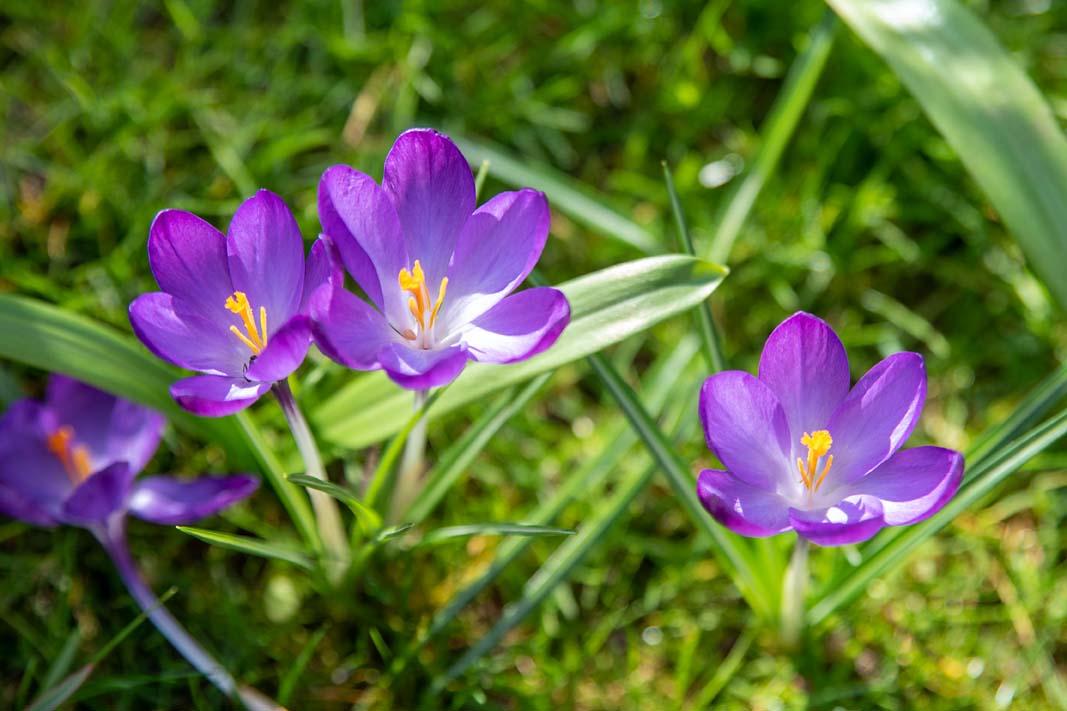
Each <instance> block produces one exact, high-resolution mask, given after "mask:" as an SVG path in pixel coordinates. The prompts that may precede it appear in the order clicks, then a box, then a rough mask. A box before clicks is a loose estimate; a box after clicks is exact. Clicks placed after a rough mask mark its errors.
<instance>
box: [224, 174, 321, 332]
mask: <svg viewBox="0 0 1067 711" xmlns="http://www.w3.org/2000/svg"><path fill="white" fill-rule="evenodd" d="M226 254H227V259H228V264H229V270H230V279H231V280H232V282H233V290H235V291H243V292H244V293H245V294H246V295H247V296H248V300H249V301H250V302H251V304H252V307H253V309H255V310H256V311H257V312H258V310H259V308H260V307H264V308H266V310H267V329H268V331H267V332H268V334H269V335H273V334H274V332H275V331H276V330H277V329H278V328H280V327H281V325H282V324H284V323H286V322H287V321H288V320H289V318H290V317H291V316H293V314H295V313H296V312H297V310H298V308H299V307H300V297H301V296H302V295H303V288H304V240H303V238H302V237H301V236H300V228H299V227H298V226H297V224H296V220H295V219H294V218H293V213H291V212H290V211H289V208H288V206H287V205H286V204H285V202H284V201H283V200H282V199H281V198H280V197H278V196H277V195H275V194H274V193H272V192H271V191H269V190H260V191H259V192H257V193H256V194H255V195H253V196H252V197H250V198H248V199H247V200H245V201H244V202H243V203H241V206H240V207H239V208H237V212H236V213H234V216H233V220H231V221H230V229H229V237H228V239H227V240H226ZM228 296H229V294H227V297H228ZM225 303H226V302H225V299H224V300H223V301H221V302H219V303H218V304H217V305H216V310H217V311H218V312H219V313H220V315H222V316H226V317H229V318H228V319H227V320H228V321H232V322H233V323H235V324H238V323H239V321H236V320H234V318H235V317H233V316H232V315H231V314H229V313H228V312H226V311H225Z"/></svg>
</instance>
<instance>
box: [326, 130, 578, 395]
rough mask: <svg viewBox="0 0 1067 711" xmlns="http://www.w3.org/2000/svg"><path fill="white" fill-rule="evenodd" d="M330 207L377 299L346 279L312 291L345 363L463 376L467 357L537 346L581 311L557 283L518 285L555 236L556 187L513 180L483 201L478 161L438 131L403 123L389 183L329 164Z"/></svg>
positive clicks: (494, 358)
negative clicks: (551, 233)
mask: <svg viewBox="0 0 1067 711" xmlns="http://www.w3.org/2000/svg"><path fill="white" fill-rule="evenodd" d="M319 219H320V220H321V222H322V227H323V232H324V233H325V235H326V237H327V238H328V239H330V240H332V241H333V243H334V244H335V245H336V248H337V251H338V252H339V253H340V257H341V261H342V262H343V264H344V267H345V268H346V269H347V271H348V273H349V274H351V275H352V277H353V279H354V280H355V282H356V283H357V284H358V285H359V287H360V288H361V289H362V290H363V292H364V293H365V294H366V296H367V297H368V299H369V301H370V302H371V303H367V302H366V301H364V300H362V299H360V298H358V297H357V296H355V295H354V294H352V293H350V292H348V291H345V290H344V289H343V288H341V284H340V283H339V282H340V281H341V280H334V282H333V284H334V288H332V289H323V290H320V291H319V292H318V294H317V296H316V298H315V299H313V300H312V303H311V315H312V318H313V320H314V321H315V340H316V343H318V345H319V348H320V349H321V350H322V351H323V352H324V353H326V355H328V356H329V357H331V358H333V359H334V360H336V361H337V362H339V363H341V364H342V365H345V366H348V367H350V368H355V369H357V370H377V369H384V370H385V372H386V373H387V374H388V375H389V377H390V378H392V379H393V380H394V381H396V382H397V383H398V384H400V385H402V386H404V387H407V388H410V389H413V390H426V389H429V388H431V387H436V386H440V385H445V384H447V383H449V382H451V381H452V380H454V379H455V378H456V377H457V376H458V375H459V374H460V372H461V371H462V370H463V368H464V366H465V365H466V363H467V361H468V360H475V361H480V362H486V363H511V362H515V361H519V360H523V359H526V358H529V357H531V356H533V355H536V354H537V353H540V352H541V351H543V350H545V349H546V348H548V347H549V346H551V345H552V344H553V343H555V341H556V339H557V338H558V337H559V334H560V332H562V330H563V328H564V327H565V326H566V325H567V323H568V321H569V320H570V306H569V304H568V303H567V299H566V297H565V296H564V295H563V293H562V292H560V291H558V290H556V289H552V288H549V287H538V288H532V289H526V290H523V291H519V292H518V293H514V294H513V293H512V292H513V291H514V290H515V289H516V287H518V286H519V284H521V283H522V282H523V281H524V280H525V279H526V277H527V275H529V273H530V270H531V269H533V267H534V265H535V264H536V263H537V260H538V258H539V257H540V256H541V251H542V249H543V248H544V246H545V240H546V239H547V237H548V226H549V212H548V203H547V201H546V200H545V196H544V195H543V194H542V193H540V192H537V191H535V190H530V189H524V190H519V191H516V192H506V193H501V194H500V195H497V196H496V197H494V198H492V199H491V200H489V201H488V202H486V203H485V204H484V205H482V206H481V207H478V208H477V209H475V195H474V178H473V176H472V175H471V170H470V166H469V165H468V164H467V161H466V160H465V159H464V158H463V155H462V154H461V153H460V151H459V149H458V148H457V147H456V145H455V144H454V143H452V141H451V140H449V139H448V138H447V137H446V136H443V135H442V134H440V133H437V132H436V131H432V130H428V129H413V130H410V131H406V132H405V133H403V134H401V135H400V137H399V138H397V140H396V143H395V144H393V147H392V150H390V151H389V155H388V156H387V157H386V159H385V173H384V178H383V180H382V184H381V185H378V184H377V183H376V182H374V180H373V179H371V178H370V177H368V176H366V175H364V174H363V173H360V172H359V171H357V170H354V169H352V168H349V167H348V166H344V165H337V166H334V167H332V168H330V169H328V170H327V171H326V172H325V173H324V174H323V176H322V180H321V182H320V183H319ZM320 297H321V298H320Z"/></svg>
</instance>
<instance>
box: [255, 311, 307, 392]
mask: <svg viewBox="0 0 1067 711" xmlns="http://www.w3.org/2000/svg"><path fill="white" fill-rule="evenodd" d="M310 346H311V319H309V318H308V317H307V316H299V315H298V316H294V317H293V318H291V319H290V320H289V323H287V324H285V326H283V327H282V328H281V330H279V331H277V332H276V333H274V334H273V335H272V336H271V337H270V339H269V340H268V341H267V347H266V348H264V349H263V352H262V353H260V354H259V355H258V356H256V357H255V359H253V361H252V364H251V365H249V366H248V370H247V371H245V377H246V378H248V379H249V380H258V381H260V382H263V383H273V382H276V381H278V380H284V379H285V378H288V377H289V374H290V373H292V372H293V371H294V370H296V369H297V368H299V367H300V364H301V363H303V362H304V357H305V356H307V353H308V348H309V347H310Z"/></svg>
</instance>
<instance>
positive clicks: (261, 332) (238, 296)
mask: <svg viewBox="0 0 1067 711" xmlns="http://www.w3.org/2000/svg"><path fill="white" fill-rule="evenodd" d="M226 310H227V311H229V312H230V313H234V314H237V315H238V316H239V317H240V318H241V324H242V325H243V326H244V329H245V330H244V333H242V332H241V329H240V328H238V327H237V326H230V333H232V334H233V335H235V336H237V338H239V339H240V340H241V342H242V343H244V344H245V345H246V346H248V350H250V351H252V355H259V354H260V353H262V352H263V349H264V348H266V347H267V309H266V307H264V306H260V307H259V327H258V328H257V327H256V319H255V317H254V316H253V313H252V304H251V303H249V301H248V295H247V294H245V293H244V292H243V291H235V292H233V294H231V295H230V297H229V298H228V299H226Z"/></svg>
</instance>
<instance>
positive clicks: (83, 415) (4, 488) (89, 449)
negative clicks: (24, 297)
mask: <svg viewBox="0 0 1067 711" xmlns="http://www.w3.org/2000/svg"><path fill="white" fill-rule="evenodd" d="M163 425H164V420H163V417H162V416H161V415H159V414H158V413H156V412H153V411H152V410H149V409H148V408H145V407H141V406H140V405H135V404H133V403H131V402H127V401H125V400H121V399H119V398H116V397H114V396H113V395H109V394H108V393H105V392H102V391H100V390H97V389H95V388H92V387H90V386H88V385H85V384H84V383H80V382H78V381H76V380H72V379H70V378H66V377H64V376H61V375H53V376H52V377H51V379H50V380H49V382H48V391H47V393H46V396H45V401H44V402H38V401H35V400H29V399H26V400H19V401H18V402H16V403H15V404H13V405H12V406H11V408H10V409H9V410H8V411H7V413H5V414H4V416H3V418H2V419H0V512H2V513H4V514H7V515H9V516H13V517H15V518H18V519H21V520H23V521H26V522H27V523H32V524H36V525H38V526H55V525H57V524H70V525H73V526H82V527H84V528H87V529H89V531H91V532H92V533H93V535H95V536H96V538H97V540H99V541H100V543H101V545H103V546H104V548H105V549H106V550H107V552H108V554H109V555H110V556H111V559H112V561H114V563H115V567H116V568H117V570H118V572H119V575H120V576H121V577H122V580H123V582H124V583H125V584H126V587H127V589H128V590H129V591H130V595H131V596H132V597H133V598H134V600H136V601H137V604H138V605H140V607H141V609H142V610H144V612H145V614H146V615H147V616H148V618H149V619H150V620H152V623H153V624H154V625H155V626H156V628H157V629H158V630H159V631H160V632H161V633H162V634H163V635H164V636H165V637H166V638H167V639H168V640H170V642H171V644H173V645H174V646H175V648H176V649H177V650H178V651H179V652H181V654H182V656H184V657H185V658H186V659H187V660H188V661H189V663H190V664H192V665H193V666H194V667H196V668H197V669H198V670H200V672H202V673H203V674H204V675H205V676H207V677H208V678H209V679H210V680H211V682H212V683H213V684H215V685H216V686H217V687H218V688H219V689H221V690H222V691H223V693H225V694H226V695H227V696H233V697H239V698H241V699H245V697H246V696H247V697H248V699H250V701H246V702H245V703H246V705H247V704H252V703H258V699H259V695H258V694H257V693H256V692H255V691H254V690H252V689H248V688H247V687H238V685H237V684H236V682H235V681H234V680H233V677H231V676H230V674H229V673H228V672H227V671H226V670H225V669H223V667H222V666H221V665H220V664H219V663H218V662H217V661H215V659H214V658H212V657H211V655H210V654H208V653H207V652H206V651H205V650H204V649H203V648H202V647H201V646H200V645H199V644H198V643H197V642H196V641H195V640H194V639H193V638H192V637H190V636H189V633H188V632H186V631H185V629H184V628H183V627H182V626H181V624H180V623H179V622H178V621H177V620H176V619H174V617H173V616H172V615H171V614H170V613H169V612H168V611H167V609H166V608H165V607H163V606H162V604H161V603H160V602H159V600H158V599H157V598H156V596H155V595H154V594H153V593H152V590H151V589H150V588H149V587H148V585H147V584H146V583H145V581H144V579H143V578H142V577H141V574H140V573H139V572H138V570H137V567H136V565H135V564H134V561H133V558H132V557H131V556H130V551H129V548H128V547H127V545H126V514H127V513H132V514H133V515H134V516H137V517H138V518H142V519H144V520H146V521H151V522H153V523H159V524H165V525H173V524H181V523H191V522H193V521H195V520H197V519H199V518H202V517H204V516H208V515H210V514H213V513H215V512H216V511H219V510H220V509H223V508H225V507H227V506H229V505H230V504H234V503H236V502H238V501H240V500H242V499H244V498H246V497H248V496H250V495H251V494H252V492H253V491H255V490H256V486H257V485H258V481H257V480H256V479H254V478H253V477H250V476H247V475H238V476H226V477H206V476H205V477H199V478H196V479H190V480H181V479H175V478H174V477H169V476H153V477H146V478H144V479H141V480H139V481H135V480H134V478H135V477H136V476H137V474H138V473H139V472H140V471H141V469H143V468H144V466H145V464H147V463H148V460H149V459H151V458H152V455H153V454H155V451H156V448H157V447H158V446H159V438H160V434H161V432H162V430H163ZM252 707H253V706H251V705H249V708H252ZM258 708H280V707H278V706H277V705H265V704H261V705H260V706H258Z"/></svg>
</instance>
